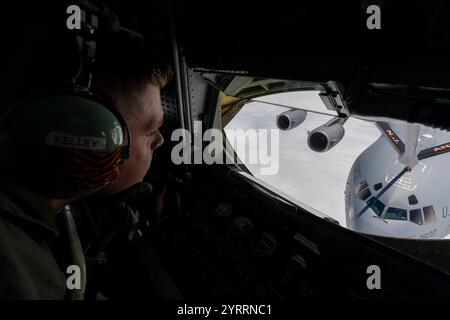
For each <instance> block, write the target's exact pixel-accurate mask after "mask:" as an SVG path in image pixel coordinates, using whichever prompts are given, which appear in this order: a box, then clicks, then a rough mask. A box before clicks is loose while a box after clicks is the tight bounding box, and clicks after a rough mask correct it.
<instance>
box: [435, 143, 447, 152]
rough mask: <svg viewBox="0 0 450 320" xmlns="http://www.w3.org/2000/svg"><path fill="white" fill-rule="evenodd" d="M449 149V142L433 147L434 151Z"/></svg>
mask: <svg viewBox="0 0 450 320" xmlns="http://www.w3.org/2000/svg"><path fill="white" fill-rule="evenodd" d="M448 149H450V144H444V145H442V146H438V147H435V148H434V152H438V151H445V150H448Z"/></svg>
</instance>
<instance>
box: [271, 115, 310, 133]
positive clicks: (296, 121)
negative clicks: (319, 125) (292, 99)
mask: <svg viewBox="0 0 450 320" xmlns="http://www.w3.org/2000/svg"><path fill="white" fill-rule="evenodd" d="M305 119H306V111H303V110H289V111H286V112H283V113H280V114H279V115H278V116H277V127H278V129H280V130H291V129H293V128H295V127H297V126H299V125H300V124H302V123H303V121H305Z"/></svg>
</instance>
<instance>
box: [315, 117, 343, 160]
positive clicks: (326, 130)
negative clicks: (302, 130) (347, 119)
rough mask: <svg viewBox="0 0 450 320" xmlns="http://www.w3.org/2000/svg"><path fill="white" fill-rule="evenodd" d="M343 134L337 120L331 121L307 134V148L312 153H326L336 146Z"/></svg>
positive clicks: (339, 122)
mask: <svg viewBox="0 0 450 320" xmlns="http://www.w3.org/2000/svg"><path fill="white" fill-rule="evenodd" d="M344 134H345V129H344V125H343V123H342V122H341V121H340V119H338V118H337V119H333V120H331V121H329V122H328V123H327V124H325V125H323V126H320V127H318V128H317V129H314V130H313V131H311V132H310V133H309V134H308V146H309V148H310V149H311V150H313V151H316V152H326V151H328V150H330V149H331V148H333V147H334V146H335V145H337V144H338V143H339V141H341V140H342V138H343V137H344Z"/></svg>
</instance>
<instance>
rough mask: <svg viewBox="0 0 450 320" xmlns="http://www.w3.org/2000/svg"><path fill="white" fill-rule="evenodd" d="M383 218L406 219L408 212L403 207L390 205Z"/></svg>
mask: <svg viewBox="0 0 450 320" xmlns="http://www.w3.org/2000/svg"><path fill="white" fill-rule="evenodd" d="M383 218H384V219H389V220H408V212H407V211H406V210H405V209H399V208H392V207H390V208H388V209H387V211H386V214H385V215H384V217H383Z"/></svg>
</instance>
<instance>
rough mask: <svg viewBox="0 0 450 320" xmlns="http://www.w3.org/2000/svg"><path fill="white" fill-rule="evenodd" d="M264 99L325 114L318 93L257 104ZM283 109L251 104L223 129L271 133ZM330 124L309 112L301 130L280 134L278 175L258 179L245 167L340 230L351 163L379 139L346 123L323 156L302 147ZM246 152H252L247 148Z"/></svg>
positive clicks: (354, 122) (357, 123) (365, 127)
mask: <svg viewBox="0 0 450 320" xmlns="http://www.w3.org/2000/svg"><path fill="white" fill-rule="evenodd" d="M263 99H264V101H268V102H271V103H277V104H283V105H289V106H292V107H293V106H298V107H301V108H305V109H308V110H316V111H321V112H330V111H328V110H326V108H325V106H324V105H323V104H322V102H321V100H320V98H319V97H318V94H317V92H312V91H309V92H308V91H307V92H295V93H292V92H291V93H283V94H276V95H271V96H267V97H264V98H259V99H258V100H260V101H261V100H263ZM287 110H288V109H287V108H283V107H279V106H274V105H269V104H266V103H260V102H250V103H248V104H246V105H245V106H244V107H243V108H242V110H241V111H240V112H239V113H238V114H237V115H236V116H235V117H234V118H233V119H232V120H231V122H230V123H229V124H228V125H227V127H226V129H244V130H247V129H276V116H277V114H279V113H281V112H284V111H287ZM329 119H331V116H326V115H321V114H314V113H312V112H309V113H308V116H307V118H306V120H305V122H304V123H303V124H301V125H300V126H298V127H296V128H294V129H292V130H289V131H280V139H279V146H280V148H279V171H278V174H276V175H269V176H263V175H260V174H259V172H260V164H249V163H248V162H247V163H246V162H245V161H244V163H245V164H246V166H247V168H248V169H249V170H250V172H252V174H254V175H255V176H256V177H257V178H259V179H261V180H263V181H265V182H266V183H268V184H270V185H272V186H274V187H275V188H277V189H279V190H281V191H283V192H284V193H286V194H288V195H290V196H292V197H293V198H296V199H298V200H299V201H301V202H303V203H305V204H307V205H309V206H311V207H313V208H315V209H317V210H319V211H321V212H323V213H325V214H326V215H328V216H330V217H332V218H334V219H336V220H337V221H339V223H340V224H341V225H344V226H345V212H344V191H345V186H346V181H347V176H348V173H349V171H350V168H351V166H352V165H353V162H354V161H355V159H356V158H357V157H358V156H359V154H360V153H361V152H363V151H364V150H365V149H366V148H367V147H368V146H369V145H370V144H372V143H373V142H374V141H375V140H376V139H378V137H379V136H380V133H379V131H378V129H377V128H376V127H375V125H374V124H372V123H369V122H366V121H362V120H358V119H352V118H351V119H349V120H348V121H347V123H346V124H345V129H346V134H345V136H344V138H343V139H342V141H341V142H340V143H339V144H338V145H337V146H335V147H334V148H333V149H331V150H330V151H328V152H325V153H316V152H314V151H311V150H310V149H309V148H308V145H307V137H308V132H309V131H312V130H314V129H315V128H317V127H319V126H321V125H323V124H325V123H326V122H327V121H328V120H329ZM251 147H253V148H255V146H251ZM256 148H257V147H256ZM269 150H270V148H269ZM249 151H252V150H249V149H247V152H249ZM255 151H256V150H253V152H255ZM238 155H239V154H238ZM242 160H244V159H242Z"/></svg>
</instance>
